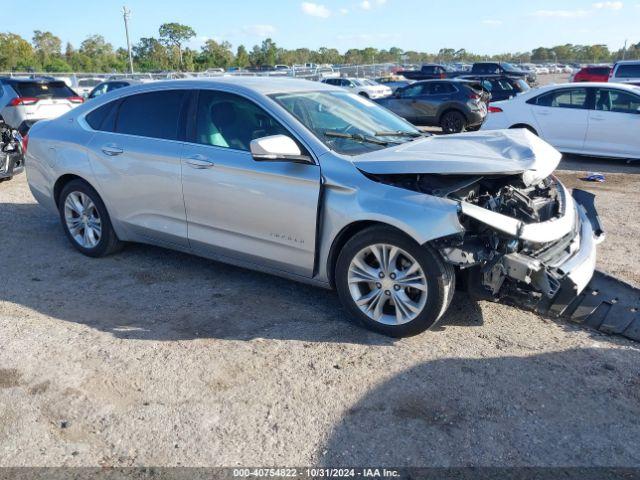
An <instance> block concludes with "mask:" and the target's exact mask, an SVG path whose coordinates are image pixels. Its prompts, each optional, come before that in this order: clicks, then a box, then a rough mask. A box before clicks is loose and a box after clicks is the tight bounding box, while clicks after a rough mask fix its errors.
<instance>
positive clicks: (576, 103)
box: [535, 88, 587, 108]
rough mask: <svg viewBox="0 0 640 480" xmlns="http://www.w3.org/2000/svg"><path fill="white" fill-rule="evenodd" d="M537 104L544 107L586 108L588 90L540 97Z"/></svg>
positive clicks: (566, 91)
mask: <svg viewBox="0 0 640 480" xmlns="http://www.w3.org/2000/svg"><path fill="white" fill-rule="evenodd" d="M535 103H536V105H540V106H542V107H558V108H586V103H587V89H586V88H573V89H566V90H558V91H556V92H551V93H547V94H546V95H542V96H540V97H538V98H537V99H536V102H535Z"/></svg>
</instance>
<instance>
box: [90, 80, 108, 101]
mask: <svg viewBox="0 0 640 480" xmlns="http://www.w3.org/2000/svg"><path fill="white" fill-rule="evenodd" d="M108 86H109V84H108V83H103V84H102V85H98V86H97V87H96V88H95V89H94V90H93V92H91V95H89V98H96V97H99V96H100V95H104V94H105V93H107V87H108Z"/></svg>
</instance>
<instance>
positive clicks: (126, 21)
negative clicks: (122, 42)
mask: <svg viewBox="0 0 640 480" xmlns="http://www.w3.org/2000/svg"><path fill="white" fill-rule="evenodd" d="M122 16H123V17H124V31H125V33H126V34H127V50H128V51H129V72H130V73H131V75H133V56H132V55H131V40H130V39H129V18H130V17H131V10H129V9H128V8H127V7H122Z"/></svg>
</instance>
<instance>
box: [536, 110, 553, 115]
mask: <svg viewBox="0 0 640 480" xmlns="http://www.w3.org/2000/svg"><path fill="white" fill-rule="evenodd" d="M549 114H551V112H550V111H549V110H540V111H538V115H549Z"/></svg>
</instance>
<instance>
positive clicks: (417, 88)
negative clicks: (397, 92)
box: [402, 83, 426, 98]
mask: <svg viewBox="0 0 640 480" xmlns="http://www.w3.org/2000/svg"><path fill="white" fill-rule="evenodd" d="M425 87H426V86H425V85H424V84H422V83H418V84H417V85H411V86H410V87H407V88H405V89H404V90H403V91H402V97H404V98H412V97H417V96H418V95H422V93H423V90H426V88H425ZM425 93H426V92H425Z"/></svg>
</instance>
